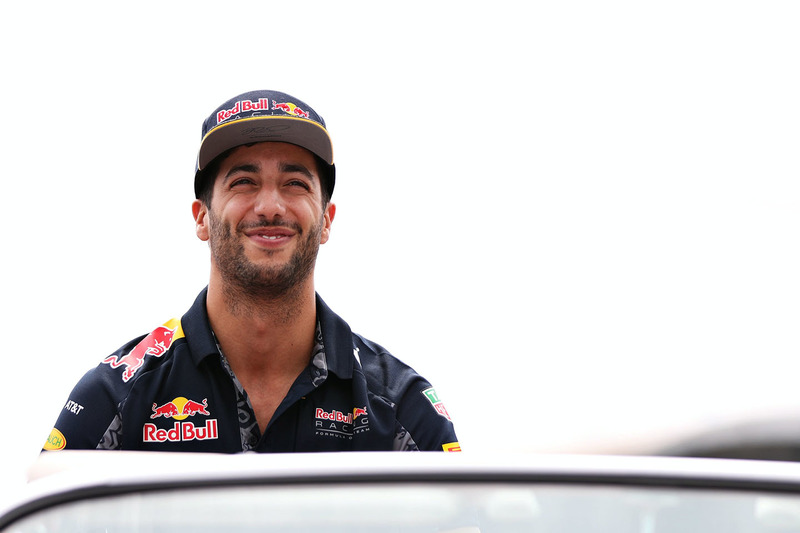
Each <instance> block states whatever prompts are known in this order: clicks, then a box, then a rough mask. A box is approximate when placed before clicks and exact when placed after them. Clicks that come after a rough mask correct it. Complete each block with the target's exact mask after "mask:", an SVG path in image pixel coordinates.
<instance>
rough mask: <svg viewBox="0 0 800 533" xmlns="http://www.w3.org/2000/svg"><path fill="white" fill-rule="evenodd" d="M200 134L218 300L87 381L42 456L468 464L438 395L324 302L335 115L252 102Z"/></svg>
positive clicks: (266, 95)
mask: <svg viewBox="0 0 800 533" xmlns="http://www.w3.org/2000/svg"><path fill="white" fill-rule="evenodd" d="M202 133H203V136H202V142H201V145H200V151H199V154H198V158H197V168H196V172H195V195H196V197H197V200H195V201H194V203H193V205H192V211H193V214H194V218H195V223H196V232H197V236H198V237H199V238H200V239H201V240H203V241H207V242H208V244H209V248H210V251H211V275H210V280H209V283H208V287H207V288H206V289H204V290H203V291H202V292H201V293H200V295H199V296H198V297H197V300H196V301H195V303H194V305H192V307H191V308H190V309H189V311H188V312H187V313H186V314H185V315H183V317H182V318H181V319H180V320H177V319H171V320H169V321H167V322H165V323H164V324H163V325H162V326H159V327H157V328H156V329H154V330H153V331H152V332H151V333H149V334H148V335H145V336H142V337H139V338H137V339H134V340H133V341H131V342H129V343H127V344H125V345H124V346H123V347H122V348H120V349H119V350H117V351H116V352H114V353H113V354H112V355H110V356H109V357H106V358H105V359H104V360H103V361H102V362H101V363H100V364H99V365H98V366H97V368H95V369H93V370H91V371H89V372H88V373H87V374H86V375H85V376H84V377H83V379H81V381H80V382H79V383H78V384H77V386H76V387H75V389H74V390H73V392H72V394H71V395H70V398H69V400H68V401H67V403H66V405H65V406H64V409H63V410H62V411H61V414H60V416H59V417H58V420H57V422H56V425H55V428H54V429H53V432H52V433H51V435H50V437H49V438H48V440H47V443H46V444H45V446H44V449H45V450H58V449H125V450H169V451H197V452H227V453H234V452H242V451H250V450H253V451H258V452H312V451H339V450H341V451H347V450H445V451H459V450H460V447H459V445H458V441H457V438H456V435H455V432H454V429H453V425H452V422H451V421H450V417H449V415H448V414H447V411H446V410H445V408H444V406H443V404H442V403H441V401H440V400H439V398H438V397H437V395H436V392H435V390H434V389H433V388H432V387H431V385H430V383H428V382H427V381H425V380H424V379H423V378H422V377H421V376H419V375H418V374H417V373H416V372H414V371H413V370H412V369H411V368H409V367H408V366H406V365H404V364H403V363H402V362H400V361H399V360H397V359H396V358H394V357H393V356H392V355H390V354H389V353H388V352H387V351H386V350H385V349H384V348H382V347H381V346H379V345H377V344H375V343H373V342H371V341H369V340H367V339H365V338H363V337H361V336H360V335H357V334H354V333H352V332H351V331H350V328H349V326H348V325H347V324H346V323H345V322H344V321H343V320H342V319H341V318H339V317H338V316H337V315H336V314H334V313H333V312H332V311H331V310H330V309H329V308H328V307H327V306H326V305H325V303H324V302H323V301H322V299H320V297H319V296H318V295H317V294H316V293H315V289H314V267H315V263H316V257H317V251H318V249H319V246H320V244H322V243H325V242H326V241H327V240H328V238H329V236H330V231H331V224H332V222H333V219H334V216H335V214H336V206H335V205H334V204H333V203H331V201H330V199H331V194H332V193H333V188H334V183H335V167H334V165H333V149H332V144H331V140H330V137H329V135H328V132H327V129H326V126H325V122H324V121H323V119H322V117H320V116H319V115H318V114H317V113H316V112H315V111H314V110H313V109H311V108H310V107H309V106H308V105H307V104H305V103H304V102H301V101H300V100H298V99H296V98H294V97H292V96H289V95H287V94H284V93H280V92H275V91H253V92H249V93H245V94H242V95H239V96H236V97H234V98H232V99H231V100H229V101H227V102H225V103H224V104H222V105H221V106H220V107H219V108H217V110H216V111H214V113H213V114H212V115H211V116H210V117H209V118H208V119H207V120H206V121H205V122H204V124H203V131H202Z"/></svg>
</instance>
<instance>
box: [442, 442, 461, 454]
mask: <svg viewBox="0 0 800 533" xmlns="http://www.w3.org/2000/svg"><path fill="white" fill-rule="evenodd" d="M442 449H443V450H444V451H446V452H460V451H461V445H460V444H459V443H457V442H448V443H447V444H442Z"/></svg>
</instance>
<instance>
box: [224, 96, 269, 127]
mask: <svg viewBox="0 0 800 533" xmlns="http://www.w3.org/2000/svg"><path fill="white" fill-rule="evenodd" d="M250 111H269V98H259V99H258V102H254V101H253V100H239V101H238V102H236V103H235V104H233V107H231V108H230V109H223V110H222V111H218V112H217V124H221V123H223V122H225V121H226V120H228V119H229V118H231V117H233V116H236V115H238V114H239V113H247V112H250Z"/></svg>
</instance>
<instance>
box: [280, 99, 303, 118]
mask: <svg viewBox="0 0 800 533" xmlns="http://www.w3.org/2000/svg"><path fill="white" fill-rule="evenodd" d="M272 109H273V110H275V109H280V110H281V111H283V112H284V113H286V114H287V115H294V116H296V117H300V118H308V111H304V110H303V109H301V108H299V107H297V106H296V105H294V104H293V103H291V102H280V103H278V102H276V101H275V100H273V101H272Z"/></svg>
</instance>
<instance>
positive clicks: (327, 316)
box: [181, 287, 355, 379]
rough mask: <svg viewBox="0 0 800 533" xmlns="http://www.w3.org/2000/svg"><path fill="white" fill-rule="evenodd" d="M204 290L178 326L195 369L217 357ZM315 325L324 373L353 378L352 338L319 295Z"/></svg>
mask: <svg viewBox="0 0 800 533" xmlns="http://www.w3.org/2000/svg"><path fill="white" fill-rule="evenodd" d="M207 293H208V287H206V288H205V289H203V290H202V291H200V294H199V295H198V296H197V298H196V299H195V301H194V303H193V304H192V306H191V307H190V308H189V310H188V311H187V312H186V314H185V315H183V318H182V319H181V326H182V327H183V331H184V333H185V334H186V342H187V343H188V344H189V350H190V352H191V354H192V360H193V361H194V363H195V364H196V365H199V364H200V363H201V362H202V361H203V359H205V358H206V357H208V356H209V355H215V356H217V355H218V354H219V351H218V350H217V342H216V339H214V334H213V333H212V331H211V323H210V322H209V320H208V311H207V310H206V295H207ZM316 303H317V321H318V322H319V325H320V327H321V328H322V342H323V345H324V347H325V359H326V361H327V365H328V370H329V371H330V372H333V373H334V374H336V375H337V376H338V377H340V378H343V379H350V378H352V377H353V367H354V360H355V356H354V355H353V354H354V350H355V347H354V346H353V334H352V332H351V331H350V326H349V325H347V322H345V321H344V320H342V318H341V317H339V315H337V314H336V313H334V312H333V311H331V309H330V308H329V307H328V306H327V304H325V302H324V301H323V300H322V298H321V297H320V296H319V294H317V295H316Z"/></svg>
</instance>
